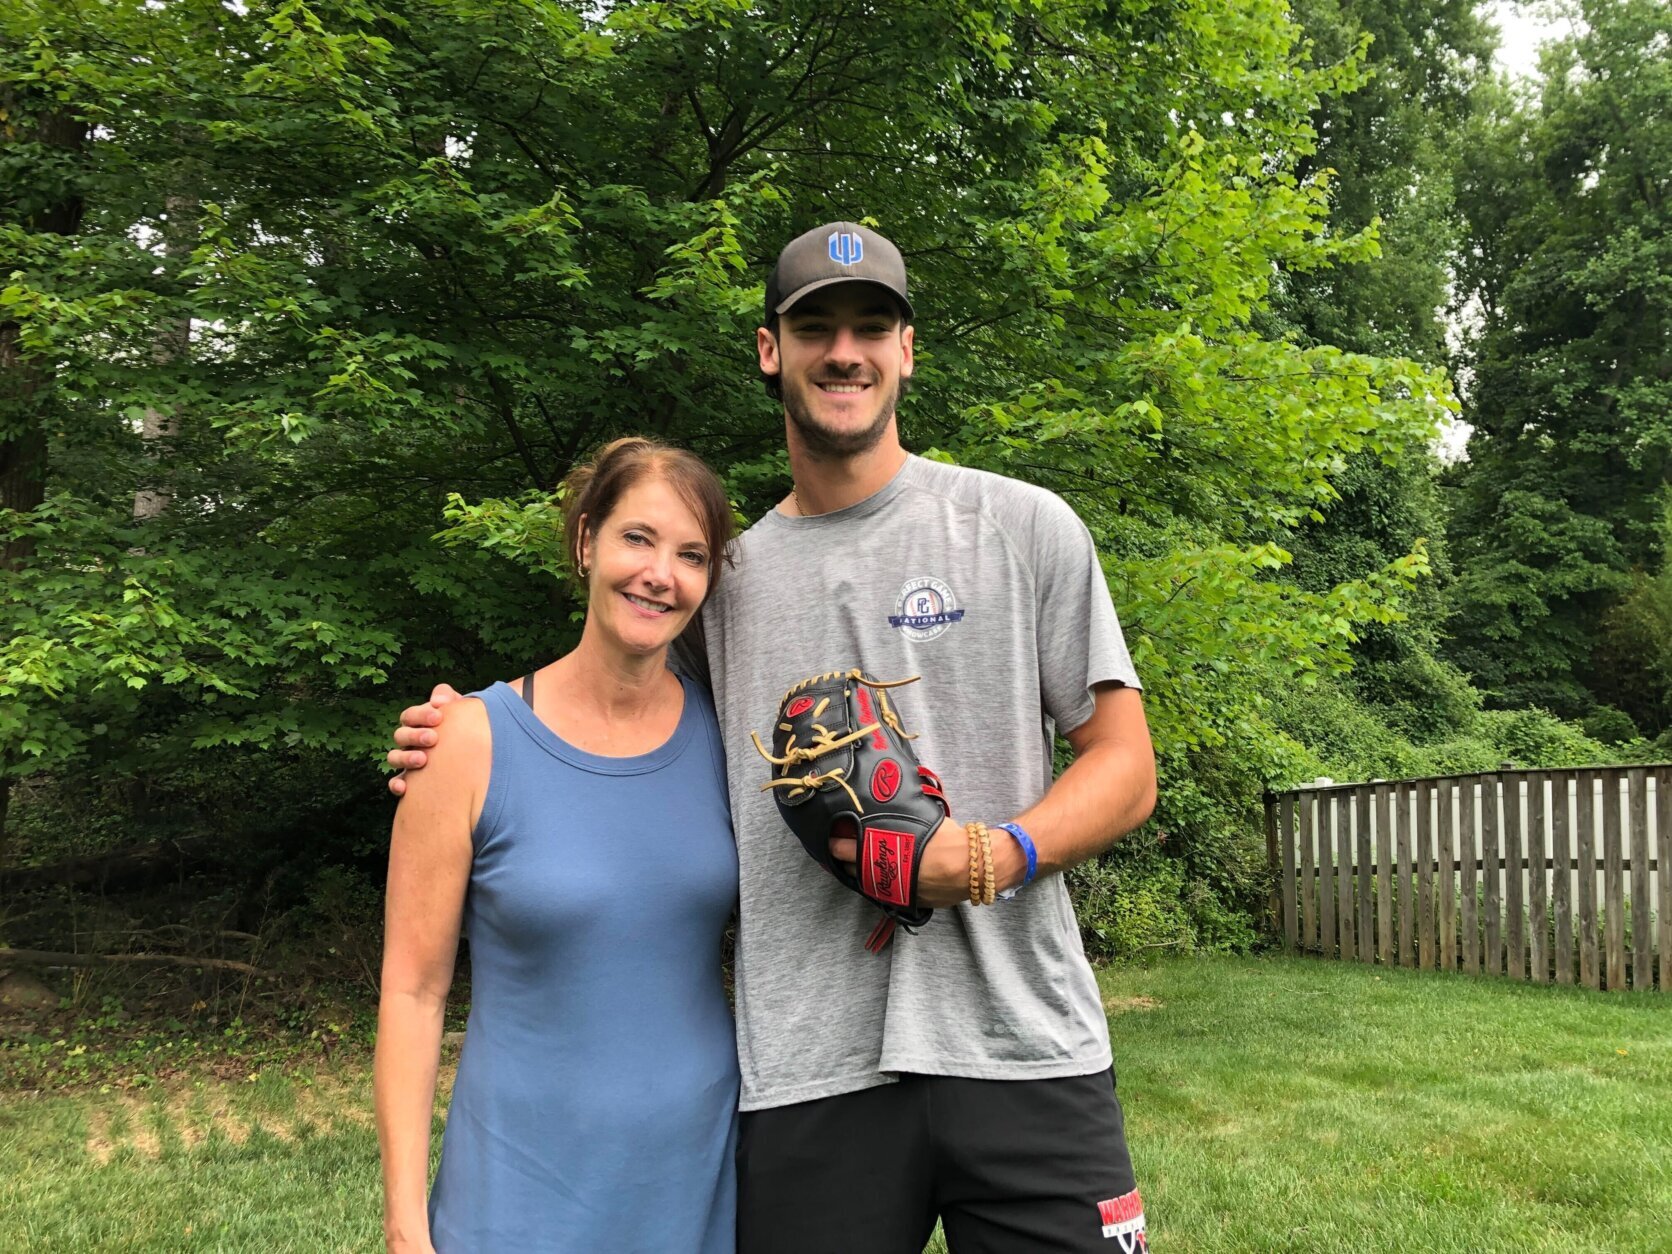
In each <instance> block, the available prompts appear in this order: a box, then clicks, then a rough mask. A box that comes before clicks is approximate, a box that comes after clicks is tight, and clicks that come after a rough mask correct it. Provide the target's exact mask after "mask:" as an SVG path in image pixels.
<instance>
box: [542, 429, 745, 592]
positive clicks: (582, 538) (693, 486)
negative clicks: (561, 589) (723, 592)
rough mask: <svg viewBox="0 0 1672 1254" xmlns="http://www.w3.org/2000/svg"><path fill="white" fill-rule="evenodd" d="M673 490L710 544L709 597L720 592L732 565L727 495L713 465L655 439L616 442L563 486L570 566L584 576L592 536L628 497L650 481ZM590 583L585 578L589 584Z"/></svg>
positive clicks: (578, 468) (636, 437) (579, 468)
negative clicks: (586, 547) (724, 573)
mask: <svg viewBox="0 0 1672 1254" xmlns="http://www.w3.org/2000/svg"><path fill="white" fill-rule="evenodd" d="M651 477H654V478H658V479H661V480H662V481H663V482H664V483H666V484H668V485H669V486H670V487H671V488H673V490H674V491H675V492H677V493H678V494H679V496H680V498H681V499H682V500H683V501H684V502H685V504H687V505H688V506H690V507H691V512H692V513H693V514H695V515H696V516H697V522H698V524H699V525H700V526H701V527H702V534H703V540H704V541H705V542H706V543H707V544H708V594H709V595H710V596H712V595H713V594H714V589H715V588H717V587H719V586H720V571H721V569H722V567H724V566H730V565H731V564H732V552H731V538H732V531H733V519H732V508H731V502H730V501H729V500H727V499H726V489H725V487H724V485H722V484H721V482H720V476H719V475H717V474H715V473H714V471H713V470H712V469H711V468H710V467H709V465H708V463H707V462H705V461H703V459H702V458H700V457H698V456H697V455H696V454H695V453H693V452H690V451H689V450H688V449H682V448H675V447H674V446H673V445H671V444H664V443H662V441H660V440H655V439H651V438H650V437H649V436H643V435H628V436H623V437H622V438H621V439H619V440H611V441H610V442H609V443H608V444H606V445H604V447H603V448H601V449H599V450H598V451H597V453H595V454H593V456H592V459H591V460H590V461H587V462H583V463H582V464H581V465H579V466H576V467H575V468H574V469H573V470H571V471H570V472H569V475H568V477H567V478H566V479H564V481H563V486H564V497H563V541H564V544H565V546H566V547H567V548H568V550H569V562H570V564H571V565H572V566H573V567H574V568H575V573H576V574H577V575H578V574H580V573H581V570H580V568H581V550H582V548H583V547H584V545H585V543H586V538H587V537H586V533H587V532H588V531H591V532H593V533H596V532H597V530H598V528H599V527H600V526H602V525H603V523H604V520H605V519H607V518H608V517H609V516H610V515H611V514H612V513H614V512H615V507H616V504H617V503H618V502H619V501H620V500H621V497H622V495H623V494H624V493H625V492H626V491H627V490H628V489H629V488H631V487H632V486H633V485H634V484H636V483H638V482H639V481H641V480H643V479H646V478H651ZM583 582H584V578H583Z"/></svg>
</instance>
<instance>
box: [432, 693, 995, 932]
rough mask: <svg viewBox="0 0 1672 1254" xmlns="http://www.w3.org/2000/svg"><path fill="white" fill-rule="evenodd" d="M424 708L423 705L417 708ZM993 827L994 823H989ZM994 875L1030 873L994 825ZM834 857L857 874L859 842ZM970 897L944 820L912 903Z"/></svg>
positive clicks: (951, 902) (835, 846) (966, 851)
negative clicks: (855, 862) (855, 864)
mask: <svg viewBox="0 0 1672 1254" xmlns="http://www.w3.org/2000/svg"><path fill="white" fill-rule="evenodd" d="M415 708H417V709H423V708H424V707H422V706H417V707H415ZM988 826H989V828H992V825H991V824H988ZM991 838H992V844H993V878H994V881H995V886H996V887H997V889H998V891H1000V892H1003V891H1004V890H1005V889H1007V888H1009V887H1011V886H1012V885H1014V884H1020V883H1021V882H1022V877H1023V876H1024V875H1025V874H1027V869H1028V859H1027V855H1026V854H1024V853H1023V852H1022V847H1021V846H1020V845H1018V844H1017V843H1016V841H1015V840H1014V839H1013V838H1012V837H1011V835H1010V833H1009V832H1001V831H999V830H998V829H997V828H992V830H991ZM830 856H831V857H832V858H834V859H836V861H838V862H840V863H841V864H842V866H843V867H844V869H846V871H847V872H848V874H849V875H855V876H857V875H858V874H859V872H858V869H857V868H856V867H855V866H854V859H855V858H857V857H858V856H859V842H858V841H857V840H855V839H853V838H852V837H841V836H835V837H832V838H831V841H830ZM969 899H970V840H969V834H968V833H967V832H966V831H965V830H964V825H963V824H962V823H959V822H956V821H955V820H953V819H942V820H941V825H940V826H939V827H937V828H936V829H935V834H934V836H933V837H932V838H931V839H930V841H929V844H928V847H927V849H926V850H925V851H924V854H923V862H922V866H921V867H920V868H919V870H918V872H917V899H916V901H914V902H913V903H912V904H914V905H919V906H930V907H932V908H934V909H936V910H940V909H944V908H945V907H947V906H955V905H957V904H958V903H959V902H960V901H968V900H969Z"/></svg>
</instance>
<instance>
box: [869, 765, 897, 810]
mask: <svg viewBox="0 0 1672 1254" xmlns="http://www.w3.org/2000/svg"><path fill="white" fill-rule="evenodd" d="M899 791H900V764H899V763H898V762H896V761H895V760H894V759H893V758H884V759H883V760H882V761H881V762H878V763H877V769H876V770H874V771H872V772H871V795H872V796H873V797H875V798H876V799H877V800H878V801H881V802H884V803H886V802H889V801H892V800H894V794H895V793H897V792H899Z"/></svg>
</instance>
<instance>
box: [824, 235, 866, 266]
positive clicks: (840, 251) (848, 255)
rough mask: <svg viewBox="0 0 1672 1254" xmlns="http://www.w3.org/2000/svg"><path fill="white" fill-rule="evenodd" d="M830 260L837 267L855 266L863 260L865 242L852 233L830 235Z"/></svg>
mask: <svg viewBox="0 0 1672 1254" xmlns="http://www.w3.org/2000/svg"><path fill="white" fill-rule="evenodd" d="M828 242H829V244H830V259H831V260H832V261H834V262H835V263H836V264H837V265H839V266H857V265H858V264H859V263H860V262H861V261H863V260H865V241H864V240H862V239H860V238H859V236H857V235H855V234H854V233H853V232H852V231H832V232H831V233H830V239H829V241H828Z"/></svg>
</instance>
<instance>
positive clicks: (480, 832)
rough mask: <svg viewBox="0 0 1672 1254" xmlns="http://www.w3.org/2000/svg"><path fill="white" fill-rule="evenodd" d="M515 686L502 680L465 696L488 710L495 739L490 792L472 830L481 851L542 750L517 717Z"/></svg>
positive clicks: (490, 730) (493, 740)
mask: <svg viewBox="0 0 1672 1254" xmlns="http://www.w3.org/2000/svg"><path fill="white" fill-rule="evenodd" d="M514 691H515V690H514V689H512V687H511V686H510V685H509V684H507V683H505V682H504V681H503V680H500V681H498V682H495V683H493V684H490V685H489V686H488V687H486V688H479V689H477V690H476V691H475V692H469V693H466V694H465V695H466V696H469V697H475V698H476V699H477V700H478V701H480V702H481V703H482V704H483V706H484V707H486V709H487V711H488V732H489V734H490V738H491V740H492V745H491V748H490V750H489V753H490V760H489V765H488V794H487V796H486V797H484V798H483V799H482V813H481V815H480V816H479V817H478V818H477V820H476V827H475V829H474V831H472V833H471V844H472V845H473V846H474V847H475V848H476V849H477V850H480V849H481V847H482V842H483V841H485V840H486V839H488V838H489V837H490V836H492V835H493V833H494V831H495V830H496V829H497V827H498V824H499V820H500V818H501V816H502V815H503V814H504V812H505V807H506V804H507V799H508V797H509V794H511V793H512V792H514V791H515V781H516V779H517V777H518V776H519V775H520V774H522V773H523V772H524V771H526V770H528V769H530V768H531V767H536V766H538V765H539V763H538V762H537V761H534V759H537V758H538V757H539V756H541V755H540V754H539V751H538V750H537V749H535V748H534V746H532V745H530V743H529V740H528V733H527V732H526V731H525V730H524V729H523V727H522V724H521V722H520V721H519V719H518V718H517V711H516V709H515V703H516V701H517V697H516V696H515V695H514Z"/></svg>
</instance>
